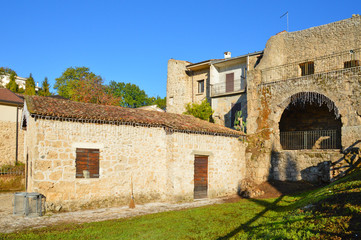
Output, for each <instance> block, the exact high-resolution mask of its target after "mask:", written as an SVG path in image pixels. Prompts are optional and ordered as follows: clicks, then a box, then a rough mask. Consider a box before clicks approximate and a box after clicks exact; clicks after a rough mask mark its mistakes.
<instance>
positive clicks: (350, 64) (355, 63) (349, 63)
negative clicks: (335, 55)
mask: <svg viewBox="0 0 361 240" xmlns="http://www.w3.org/2000/svg"><path fill="white" fill-rule="evenodd" d="M357 66H360V62H359V60H351V61H347V62H344V63H343V67H344V68H352V67H357Z"/></svg>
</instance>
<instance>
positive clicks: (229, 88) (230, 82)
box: [226, 73, 234, 92]
mask: <svg viewBox="0 0 361 240" xmlns="http://www.w3.org/2000/svg"><path fill="white" fill-rule="evenodd" d="M233 91H234V73H228V74H226V92H233Z"/></svg>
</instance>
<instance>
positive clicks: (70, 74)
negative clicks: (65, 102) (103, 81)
mask: <svg viewBox="0 0 361 240" xmlns="http://www.w3.org/2000/svg"><path fill="white" fill-rule="evenodd" d="M94 77H98V78H101V77H100V76H97V75H95V74H94V73H92V72H90V70H89V68H87V67H75V68H74V67H69V68H67V69H66V70H65V71H64V72H63V73H62V75H61V76H60V77H59V78H56V79H55V85H54V89H56V90H57V92H58V94H59V95H60V96H62V97H65V98H68V99H71V98H72V97H73V95H74V89H75V88H76V86H77V84H78V83H79V81H80V80H81V79H93V78H94Z"/></svg>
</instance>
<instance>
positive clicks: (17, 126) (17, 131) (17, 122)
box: [15, 105, 19, 165]
mask: <svg viewBox="0 0 361 240" xmlns="http://www.w3.org/2000/svg"><path fill="white" fill-rule="evenodd" d="M18 141H19V105H16V147H15V165H17V164H18V149H19V143H18Z"/></svg>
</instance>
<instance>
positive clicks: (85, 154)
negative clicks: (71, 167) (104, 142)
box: [75, 148, 99, 178]
mask: <svg viewBox="0 0 361 240" xmlns="http://www.w3.org/2000/svg"><path fill="white" fill-rule="evenodd" d="M75 167H76V178H87V177H89V178H99V149H91V148H77V149H76V159H75ZM88 173H89V175H88V176H87V174H88Z"/></svg>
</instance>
